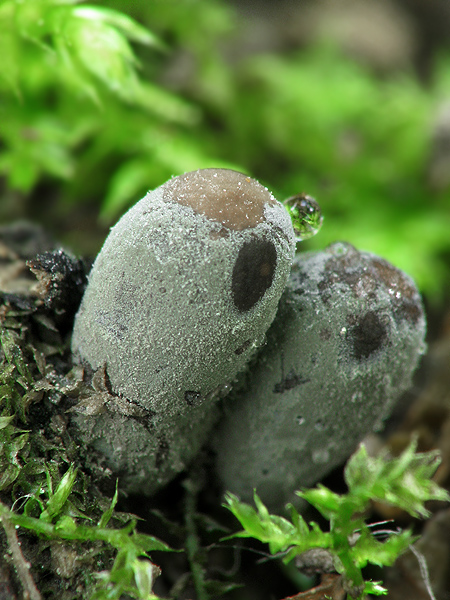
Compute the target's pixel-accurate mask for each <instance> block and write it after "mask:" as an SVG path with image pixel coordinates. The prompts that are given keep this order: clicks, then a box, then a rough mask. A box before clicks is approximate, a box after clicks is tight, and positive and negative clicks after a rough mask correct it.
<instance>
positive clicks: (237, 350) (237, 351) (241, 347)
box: [234, 340, 252, 356]
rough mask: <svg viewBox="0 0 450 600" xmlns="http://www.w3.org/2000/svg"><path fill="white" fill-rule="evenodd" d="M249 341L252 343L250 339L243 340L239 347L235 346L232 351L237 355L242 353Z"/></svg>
mask: <svg viewBox="0 0 450 600" xmlns="http://www.w3.org/2000/svg"><path fill="white" fill-rule="evenodd" d="M251 343H252V342H251V340H245V342H244V343H243V344H242V345H241V346H239V348H236V350H235V351H234V353H235V354H237V355H238V356H239V355H240V354H243V353H244V352H245V351H246V350H247V348H248V347H249V346H250V344H251Z"/></svg>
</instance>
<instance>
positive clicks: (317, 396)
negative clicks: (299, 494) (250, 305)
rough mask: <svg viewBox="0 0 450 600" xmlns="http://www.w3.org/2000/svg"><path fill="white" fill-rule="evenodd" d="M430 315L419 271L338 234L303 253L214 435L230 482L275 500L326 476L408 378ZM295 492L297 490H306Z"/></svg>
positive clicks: (377, 421) (375, 424)
mask: <svg viewBox="0 0 450 600" xmlns="http://www.w3.org/2000/svg"><path fill="white" fill-rule="evenodd" d="M425 328H426V325H425V318H424V313H423V309H422V304H421V299H420V296H419V293H418V291H417V289H416V287H415V285H414V283H413V281H412V280H411V279H410V278H409V277H408V276H407V275H405V274H404V273H402V272H401V271H399V270H398V269H396V268H395V267H393V266H392V265H390V264H389V263H388V262H386V261H385V260H383V259H381V258H379V257H377V256H374V255H372V254H369V253H366V252H358V251H357V250H356V249H355V248H354V247H353V246H351V245H350V244H344V243H336V244H333V245H331V246H330V247H328V248H327V249H325V250H323V251H321V252H311V253H305V254H300V255H297V256H296V258H295V260H294V264H293V268H292V272H291V276H290V279H289V282H288V284H287V287H286V291H285V292H284V294H283V296H282V298H281V300H280V306H279V310H278V313H277V317H276V319H275V321H274V323H273V324H272V326H271V328H270V330H269V331H268V334H267V345H266V346H265V347H264V349H263V350H262V351H261V353H260V354H259V355H258V359H257V363H256V364H255V365H253V366H252V369H251V371H250V372H249V373H248V374H246V377H245V386H244V389H243V390H242V391H240V392H239V394H236V395H234V394H232V395H231V396H230V397H228V398H227V399H226V401H225V402H224V406H223V408H224V414H223V416H222V418H221V421H220V423H219V426H218V431H217V432H216V433H215V435H214V439H215V443H214V447H215V450H216V453H217V473H218V476H219V478H220V480H221V481H222V485H223V487H224V489H227V490H230V491H231V492H234V493H236V494H238V495H239V496H240V497H241V498H242V499H244V500H251V497H252V494H253V489H255V488H256V491H257V493H258V495H259V496H260V497H261V498H262V500H263V501H264V503H265V504H266V505H268V506H269V507H270V508H271V509H272V510H282V509H283V507H284V506H285V504H286V503H287V502H295V500H296V496H295V495H294V491H295V490H298V489H300V488H303V487H305V486H309V485H312V484H314V483H315V482H317V481H319V480H320V479H321V478H322V477H324V476H325V475H326V474H327V473H328V472H329V471H330V470H331V469H332V468H333V467H336V466H337V465H339V464H341V463H342V462H344V460H345V459H346V458H347V457H348V456H349V455H350V453H351V452H352V451H353V450H354V449H355V447H356V445H357V443H358V442H359V441H361V439H362V438H363V437H364V435H365V434H367V433H368V432H370V431H373V430H374V429H377V428H380V427H381V426H382V423H383V419H384V418H386V417H387V416H388V415H389V413H390V411H391V409H392V407H393V405H394V403H395V401H396V400H397V399H398V398H399V396H400V395H401V394H402V392H404V391H405V390H406V389H408V388H409V387H410V385H411V378H412V374H413V372H414V370H415V368H416V366H417V364H418V361H419V358H420V355H421V354H422V353H423V351H424V348H425V346H424V336H425ZM297 500H298V499H297Z"/></svg>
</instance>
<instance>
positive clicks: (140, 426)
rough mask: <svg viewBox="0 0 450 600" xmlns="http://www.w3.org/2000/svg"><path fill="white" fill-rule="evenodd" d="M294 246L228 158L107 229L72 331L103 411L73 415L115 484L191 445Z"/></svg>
mask: <svg viewBox="0 0 450 600" xmlns="http://www.w3.org/2000/svg"><path fill="white" fill-rule="evenodd" d="M294 249H295V239H294V232H293V228H292V224H291V222H290V219H289V216H288V214H287V212H286V210H285V208H284V207H283V206H282V204H281V203H279V202H278V201H277V200H275V198H274V197H273V195H272V194H271V193H270V192H269V191H268V190H267V189H266V188H265V187H263V186H262V185H261V184H259V183H258V182H257V181H255V180H254V179H251V178H250V177H248V176H246V175H244V174H242V173H238V172H236V171H232V170H228V169H202V170H199V171H194V172H191V173H186V174H184V175H181V176H178V177H174V178H172V179H171V180H169V181H168V182H167V183H165V184H164V185H162V186H160V187H159V188H157V189H155V190H154V191H151V192H149V193H148V194H147V195H146V196H145V197H144V198H143V199H142V200H141V201H139V202H138V203H137V204H136V205H135V206H133V207H132V208H131V209H130V210H129V211H128V212H127V213H126V214H125V215H124V216H123V217H122V218H121V219H120V221H119V222H118V223H117V225H115V227H113V228H112V229H111V232H110V234H109V236H108V238H107V239H106V241H105V243H104V246H103V248H102V250H101V251H100V253H99V255H98V257H97V259H96V261H95V263H94V265H93V268H92V271H91V273H90V275H89V282H88V286H87V289H86V292H85V294H84V297H83V300H82V303H81V306H80V309H79V312H78V314H77V316H76V320H75V325H74V331H73V340H72V351H73V355H74V358H75V360H78V361H79V362H81V363H82V364H83V365H85V366H86V367H87V370H88V371H90V372H92V373H97V374H98V373H103V376H102V377H103V380H104V387H105V390H106V391H103V392H99V393H100V401H101V402H103V400H104V402H105V409H104V410H102V409H101V407H100V408H96V409H95V411H94V413H95V414H89V415H88V414H86V411H85V412H83V410H79V411H78V412H75V413H74V416H73V420H74V422H75V424H76V427H77V428H78V436H79V437H80V438H81V440H82V441H83V443H84V444H85V445H86V446H87V447H92V448H93V449H95V450H96V451H98V452H100V453H101V454H103V455H104V457H105V460H106V464H107V465H108V466H109V467H110V468H111V469H112V470H113V471H115V472H116V473H119V475H120V484H121V487H122V488H125V489H128V490H130V491H136V492H137V491H139V492H143V493H149V494H150V493H153V492H154V491H156V490H157V489H158V488H160V487H162V486H163V485H164V484H165V483H167V482H168V481H169V480H170V479H171V478H173V476H174V475H175V474H176V473H178V472H180V471H181V470H182V469H183V468H185V467H186V465H187V464H188V463H189V462H190V461H191V460H192V458H193V457H194V456H195V455H196V453H197V452H198V450H199V449H200V447H201V445H202V444H203V443H204V441H205V439H206V436H207V434H208V432H209V430H210V428H211V426H212V424H213V422H214V419H215V416H216V411H215V405H216V402H215V401H216V400H217V398H218V397H219V396H220V394H221V392H222V393H225V392H227V391H229V388H230V384H231V383H232V382H233V380H234V378H235V376H236V374H237V373H238V372H239V371H241V370H242V369H243V368H244V367H245V366H246V364H247V363H248V361H249V359H250V357H251V356H252V355H253V354H254V353H255V352H256V351H257V349H258V348H260V346H261V345H262V344H263V343H264V340H265V333H266V331H267V329H268V328H269V326H270V324H271V323H272V320H273V319H274V317H275V314H276V310H277V306H278V301H279V299H280V296H281V294H282V293H283V290H284V288H285V285H286V281H287V279H288V276H289V271H290V267H291V263H292V258H293V253H294ZM97 378H98V375H97ZM102 394H103V395H102ZM91 412H92V411H91Z"/></svg>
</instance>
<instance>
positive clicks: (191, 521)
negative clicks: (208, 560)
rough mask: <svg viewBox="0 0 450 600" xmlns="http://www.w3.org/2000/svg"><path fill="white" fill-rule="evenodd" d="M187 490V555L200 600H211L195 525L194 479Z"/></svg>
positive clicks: (186, 482) (185, 485) (188, 483)
mask: <svg viewBox="0 0 450 600" xmlns="http://www.w3.org/2000/svg"><path fill="white" fill-rule="evenodd" d="M184 487H185V489H186V501H185V502H186V503H185V517H184V518H185V525H186V553H187V556H188V560H189V565H190V567H191V573H192V579H193V580H194V587H195V591H196V593H197V598H198V600H209V594H208V592H207V591H206V586H205V573H204V571H203V566H202V564H201V563H200V562H199V552H200V545H199V540H198V535H197V527H196V524H195V512H196V504H197V493H198V486H197V485H196V482H195V481H194V480H193V479H188V480H187V481H185V482H184Z"/></svg>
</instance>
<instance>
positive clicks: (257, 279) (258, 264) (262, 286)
mask: <svg viewBox="0 0 450 600" xmlns="http://www.w3.org/2000/svg"><path fill="white" fill-rule="evenodd" d="M276 265H277V251H276V249H275V246H274V245H273V243H272V242H269V241H267V240H257V239H254V240H252V241H250V242H245V243H244V244H243V246H242V248H241V249H240V250H239V254H238V257H237V259H236V262H235V264H234V268H233V275H232V278H231V291H232V293H233V302H234V305H235V306H236V308H237V309H238V310H240V311H242V312H244V311H247V310H250V309H251V308H252V307H253V306H254V305H255V304H256V303H257V302H258V300H261V298H262V297H263V296H264V294H265V292H266V290H267V289H268V288H269V287H270V286H271V285H272V280H273V275H274V273H275V268H276Z"/></svg>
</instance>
